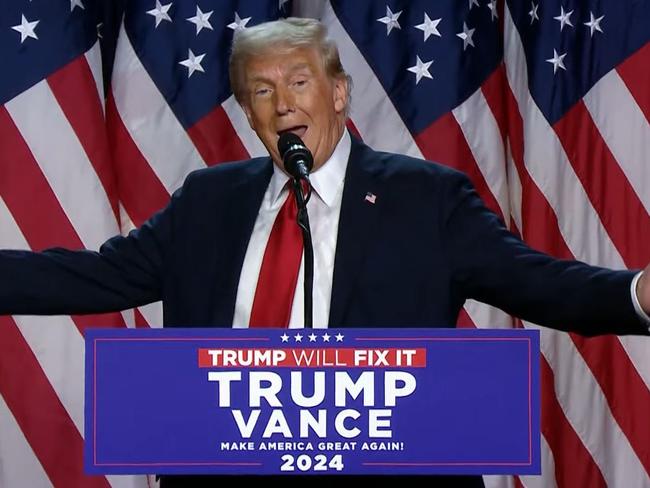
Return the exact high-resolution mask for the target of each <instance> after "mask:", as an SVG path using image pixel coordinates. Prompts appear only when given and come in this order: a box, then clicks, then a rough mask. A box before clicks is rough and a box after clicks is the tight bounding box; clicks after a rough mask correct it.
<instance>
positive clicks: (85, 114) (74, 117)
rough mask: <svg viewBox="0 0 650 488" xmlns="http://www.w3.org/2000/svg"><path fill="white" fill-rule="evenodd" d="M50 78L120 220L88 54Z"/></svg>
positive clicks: (99, 102)
mask: <svg viewBox="0 0 650 488" xmlns="http://www.w3.org/2000/svg"><path fill="white" fill-rule="evenodd" d="M47 82H48V84H49V86H50V88H51V90H52V93H53V94H54V97H55V98H56V100H57V102H59V105H60V106H61V109H62V110H63V113H64V114H65V116H66V118H67V119H68V121H70V125H71V126H72V129H73V130H74V132H75V134H76V135H77V138H78V139H79V142H80V143H81V145H82V147H83V148H84V151H85V152H86V155H87V156H88V159H89V161H90V163H91V164H92V165H93V168H95V172H96V173H97V176H98V178H99V180H100V181H101V184H102V186H103V187H104V191H105V192H106V196H107V197H108V201H109V202H110V204H111V208H112V209H113V213H114V215H115V219H116V220H117V222H119V221H120V212H119V208H118V202H117V186H116V184H115V175H114V173H113V167H112V165H111V160H110V153H109V150H108V140H107V138H106V125H105V122H104V114H103V112H102V106H101V104H102V103H103V101H100V99H99V94H98V93H97V85H96V84H95V79H94V78H93V74H92V72H91V71H90V67H89V66H88V62H87V61H86V57H85V56H79V57H78V58H77V59H76V60H74V61H72V62H71V63H69V64H68V65H67V66H65V67H63V68H61V69H60V70H58V71H56V72H55V73H53V74H52V75H50V76H49V77H48V78H47Z"/></svg>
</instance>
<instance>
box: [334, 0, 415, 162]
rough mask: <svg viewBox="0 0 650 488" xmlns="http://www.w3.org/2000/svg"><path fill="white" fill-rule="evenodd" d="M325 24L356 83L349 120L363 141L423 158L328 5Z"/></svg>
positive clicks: (344, 65)
mask: <svg viewBox="0 0 650 488" xmlns="http://www.w3.org/2000/svg"><path fill="white" fill-rule="evenodd" d="M322 21H323V23H324V24H325V25H327V26H328V30H329V33H330V36H331V37H332V38H333V39H336V43H337V45H338V48H339V54H340V56H341V62H342V64H343V67H344V68H345V70H346V71H347V72H348V74H349V75H350V76H351V77H352V79H353V80H354V88H353V90H352V110H351V112H350V118H351V119H352V120H353V121H354V125H355V126H356V127H357V129H358V130H359V133H360V134H361V137H363V140H364V141H365V142H366V143H367V144H368V145H370V146H372V147H373V148H374V149H376V150H378V151H391V152H397V153H401V154H408V155H409V156H414V157H416V158H422V157H423V156H422V152H421V151H420V150H419V148H418V147H417V145H416V144H415V142H414V141H413V137H412V136H411V134H410V132H409V131H408V129H407V128H406V126H405V125H404V123H403V121H402V118H401V117H400V115H399V113H398V112H397V110H396V109H395V106H394V105H393V103H392V102H391V100H390V98H389V97H388V95H387V94H386V91H385V90H384V88H383V87H382V86H381V83H380V82H379V80H378V79H377V78H376V76H375V75H374V73H373V71H372V68H371V67H370V66H368V63H367V62H366V60H365V58H364V57H363V55H362V54H361V52H359V49H358V48H357V46H356V45H355V44H354V42H352V39H350V37H349V36H348V34H347V32H346V31H345V29H344V28H343V26H342V25H341V23H340V22H339V19H338V18H337V17H336V14H335V13H334V10H333V9H332V6H331V5H330V3H329V2H327V4H326V6H325V9H324V14H323V19H322ZM355 107H359V109H358V110H357V109H355Z"/></svg>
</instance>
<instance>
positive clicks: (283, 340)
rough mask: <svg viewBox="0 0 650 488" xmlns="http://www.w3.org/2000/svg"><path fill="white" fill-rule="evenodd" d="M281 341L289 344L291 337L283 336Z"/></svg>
mask: <svg viewBox="0 0 650 488" xmlns="http://www.w3.org/2000/svg"><path fill="white" fill-rule="evenodd" d="M280 339H282V342H289V336H288V335H287V334H282V335H281V336H280Z"/></svg>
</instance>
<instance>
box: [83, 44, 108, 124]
mask: <svg viewBox="0 0 650 488" xmlns="http://www.w3.org/2000/svg"><path fill="white" fill-rule="evenodd" d="M84 56H85V57H86V64H87V65H88V68H89V69H90V72H91V74H92V76H93V80H94V81H95V87H96V88H97V99H98V100H99V101H100V104H99V106H100V107H101V110H102V116H103V118H104V120H105V119H106V107H105V105H104V102H105V100H106V94H105V93H104V73H103V71H102V50H101V46H100V45H99V40H98V41H97V42H96V43H95V44H94V45H93V47H92V48H90V49H89V50H88V51H86V54H85V55H84Z"/></svg>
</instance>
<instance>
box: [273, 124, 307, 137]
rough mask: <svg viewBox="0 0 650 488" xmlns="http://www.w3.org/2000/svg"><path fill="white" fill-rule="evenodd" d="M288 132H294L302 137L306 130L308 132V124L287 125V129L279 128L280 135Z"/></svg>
mask: <svg viewBox="0 0 650 488" xmlns="http://www.w3.org/2000/svg"><path fill="white" fill-rule="evenodd" d="M286 132H291V133H292V134H295V135H297V136H298V137H300V138H301V139H302V137H303V136H304V135H305V132H307V126H306V125H294V126H293V127H287V128H286V129H282V130H279V131H278V137H279V136H281V135H282V134H284V133H286Z"/></svg>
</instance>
